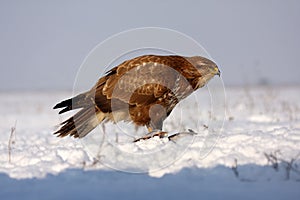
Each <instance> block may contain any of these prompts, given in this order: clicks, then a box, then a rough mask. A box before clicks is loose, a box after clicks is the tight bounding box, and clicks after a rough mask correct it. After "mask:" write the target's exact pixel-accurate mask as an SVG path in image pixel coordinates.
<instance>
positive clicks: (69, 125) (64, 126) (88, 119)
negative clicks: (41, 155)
mask: <svg viewBox="0 0 300 200" xmlns="http://www.w3.org/2000/svg"><path fill="white" fill-rule="evenodd" d="M105 117H106V114H105V113H103V112H101V111H95V109H94V108H83V109H82V110H80V111H79V112H78V113H76V114H75V115H74V116H73V117H70V118H69V119H67V120H66V121H64V122H62V123H61V127H60V129H59V130H57V131H56V132H55V133H54V134H57V136H58V137H65V136H67V135H70V136H73V137H75V138H82V137H84V136H86V135H87V134H88V133H89V132H91V131H92V130H93V129H94V128H96V126H97V125H98V124H100V123H101V122H102V121H103V120H104V119H105Z"/></svg>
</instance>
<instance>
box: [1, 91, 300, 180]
mask: <svg viewBox="0 0 300 200" xmlns="http://www.w3.org/2000/svg"><path fill="white" fill-rule="evenodd" d="M195 95H196V96H192V97H191V98H189V99H187V100H186V101H183V102H182V103H181V104H180V105H179V106H178V108H176V110H174V112H173V113H172V115H171V116H170V117H169V119H168V120H167V121H166V122H165V124H164V129H165V130H167V131H169V132H170V134H173V133H176V132H178V131H180V132H188V129H192V130H194V131H195V132H197V135H196V136H194V135H188V134H187V135H185V136H183V137H180V138H178V139H176V140H175V141H168V140H167V138H163V139H160V138H158V137H153V138H151V139H149V140H141V141H138V142H136V143H133V142H132V141H133V139H136V138H138V137H140V136H143V134H145V133H146V129H143V128H140V129H138V130H135V129H134V127H133V126H132V125H130V124H129V125H128V124H126V123H123V124H122V123H120V124H118V125H117V126H116V125H113V124H107V125H106V126H105V129H103V127H101V126H99V127H98V128H97V129H96V130H95V131H93V133H91V134H90V135H89V136H88V137H87V138H84V139H82V140H78V139H73V138H70V137H66V138H57V137H55V136H54V135H52V132H53V131H54V130H55V129H56V128H57V126H56V125H57V124H58V123H60V122H62V121H63V120H64V119H65V118H67V117H68V116H70V115H71V113H70V114H67V115H64V116H59V115H58V114H57V111H55V110H52V107H53V106H54V105H55V103H57V102H58V101H60V100H63V99H65V98H68V97H70V96H72V94H71V92H25V93H22V92H21V93H19V92H12V93H8V92H2V93H0V173H4V174H7V175H8V176H9V177H11V178H14V179H24V178H43V177H45V176H47V175H48V174H54V175H56V174H59V173H61V172H63V171H65V170H67V169H83V170H105V171H112V170H115V169H116V170H121V171H125V172H132V173H147V174H149V175H150V176H153V177H162V176H164V175H166V174H176V173H179V172H180V171H182V170H183V169H187V168H199V169H210V168H215V167H218V166H222V167H226V168H229V169H232V171H233V172H234V173H235V175H236V176H237V177H240V176H241V174H240V173H239V171H238V170H239V169H244V178H245V180H250V179H251V180H256V179H260V178H261V177H265V178H266V179H269V178H270V179H274V173H273V172H276V171H280V170H281V172H282V173H277V174H278V177H277V178H279V179H287V178H288V179H293V180H299V179H300V172H299V170H300V169H299V167H298V166H299V164H300V145H299V144H300V87H296V86H295V87H291V86H290V87H249V88H247V87H246V88H245V87H231V88H226V104H225V105H224V112H226V113H225V114H226V115H224V116H225V121H224V123H223V120H222V116H221V117H219V118H218V116H211V100H210V96H209V95H207V93H206V92H205V91H204V90H203V92H197V94H195ZM215 124H217V125H216V126H214V125H215ZM216 127H218V129H217V130H216ZM14 128H15V131H14V130H12V129H14ZM103 133H105V134H103ZM122 133H125V134H123V135H122ZM276 164H278V167H277V168H276ZM289 165H290V166H291V168H292V169H290V171H288V170H287V168H288V166H289ZM245 166H260V167H266V168H268V169H269V170H270V171H272V173H268V172H267V171H266V170H263V172H261V171H258V170H255V169H253V168H251V167H248V168H245ZM243 167H244V168H243ZM264 169H265V168H264ZM236 172H237V173H236ZM287 172H288V173H289V174H287ZM275 174H276V173H275ZM275 179H276V178H275Z"/></svg>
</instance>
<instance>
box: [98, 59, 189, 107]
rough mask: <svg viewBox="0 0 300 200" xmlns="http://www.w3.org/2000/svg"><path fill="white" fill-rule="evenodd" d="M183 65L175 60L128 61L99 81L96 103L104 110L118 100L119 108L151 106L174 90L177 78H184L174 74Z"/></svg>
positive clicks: (176, 73)
mask: <svg viewBox="0 0 300 200" xmlns="http://www.w3.org/2000/svg"><path fill="white" fill-rule="evenodd" d="M176 57H178V60H179V61H181V60H182V59H183V58H182V57H179V56H176ZM181 64H182V63H180V62H176V59H174V56H152V55H147V56H141V57H137V58H135V59H132V60H129V61H125V62H124V63H122V64H121V65H119V66H118V67H115V68H113V69H112V70H110V71H109V72H108V74H107V75H106V76H105V77H103V78H101V79H100V80H99V81H98V83H97V86H96V91H95V101H96V103H97V105H98V106H99V108H100V109H101V110H102V109H103V107H109V106H108V104H111V99H114V100H116V105H117V104H118V101H119V103H120V104H121V103H127V104H129V105H139V106H140V105H148V104H151V103H153V102H155V101H157V100H158V99H159V98H160V97H162V96H163V95H164V94H165V93H166V92H168V91H170V90H173V88H174V87H175V85H176V81H178V77H180V76H181V78H182V75H181V74H180V73H179V72H178V71H177V70H175V69H176V67H178V66H180V65H181ZM183 78H184V77H183ZM108 102H109V103H108Z"/></svg>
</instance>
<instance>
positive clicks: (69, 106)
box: [53, 92, 93, 114]
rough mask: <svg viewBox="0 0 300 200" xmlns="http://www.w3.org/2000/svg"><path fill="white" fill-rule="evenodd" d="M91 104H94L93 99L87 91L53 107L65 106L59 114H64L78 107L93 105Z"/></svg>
mask: <svg viewBox="0 0 300 200" xmlns="http://www.w3.org/2000/svg"><path fill="white" fill-rule="evenodd" d="M91 105H93V100H92V98H90V95H89V93H88V92H86V93H83V94H79V95H77V96H75V97H73V98H70V99H67V100H64V101H62V102H60V103H58V104H56V105H55V106H54V107H53V109H57V108H63V109H62V110H61V111H59V114H62V113H64V112H67V111H69V110H73V109H77V108H83V107H91Z"/></svg>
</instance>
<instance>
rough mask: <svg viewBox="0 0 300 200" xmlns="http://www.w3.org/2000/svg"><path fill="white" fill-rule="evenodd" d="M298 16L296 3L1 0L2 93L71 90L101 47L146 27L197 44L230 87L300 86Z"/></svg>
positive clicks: (299, 6)
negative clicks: (91, 55) (114, 37)
mask: <svg viewBox="0 0 300 200" xmlns="http://www.w3.org/2000/svg"><path fill="white" fill-rule="evenodd" d="M299 10H300V1H297V0H295V1H292V0H286V1H277V0H274V1H271V0H270V1H269V0H251V1H250V0H243V1H238V0H235V1H234V0H207V1H196V0H195V1H188V0H187V1H171V0H166V1H156V0H152V1H140V0H139V1H138V0H132V1H127V0H124V1H76V0H74V1H58V0H54V1H37V0H36V1H34V0H27V1H21V0H19V1H16V0H1V1H0V26H1V31H0V44H1V45H0V60H1V62H0V63H1V66H0V90H46V89H51V90H60V89H61V90H64V89H72V87H73V84H74V81H75V77H76V74H77V71H78V70H79V67H80V65H81V64H82V62H83V61H84V59H85V57H86V56H87V55H88V53H89V52H90V51H91V50H92V49H93V48H94V47H95V46H96V45H97V44H99V43H100V42H102V41H104V40H105V39H107V38H109V37H110V36H112V35H114V34H117V33H119V32H122V31H126V30H129V29H133V28H140V27H162V28H169V29H174V30H177V31H179V32H182V33H184V34H186V35H188V36H190V37H192V38H193V39H195V40H196V41H197V42H198V43H200V44H201V45H202V46H203V47H204V48H205V49H206V50H207V51H208V53H209V54H210V55H211V57H212V58H213V59H214V60H215V61H216V62H217V63H218V65H219V66H220V69H221V71H222V78H223V81H224V83H225V85H257V84H262V83H264V84H271V85H273V84H274V85H287V84H288V85H291V84H298V85H299V84H300V78H299V75H300V67H299V63H298V59H299V56H300V39H299V35H300V12H299ZM174 42H176V41H174ZM116 48H118V47H116ZM99 67H102V66H99ZM103 68H105V66H103ZM100 75H101V74H99V77H100ZM94 82H96V80H94Z"/></svg>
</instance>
